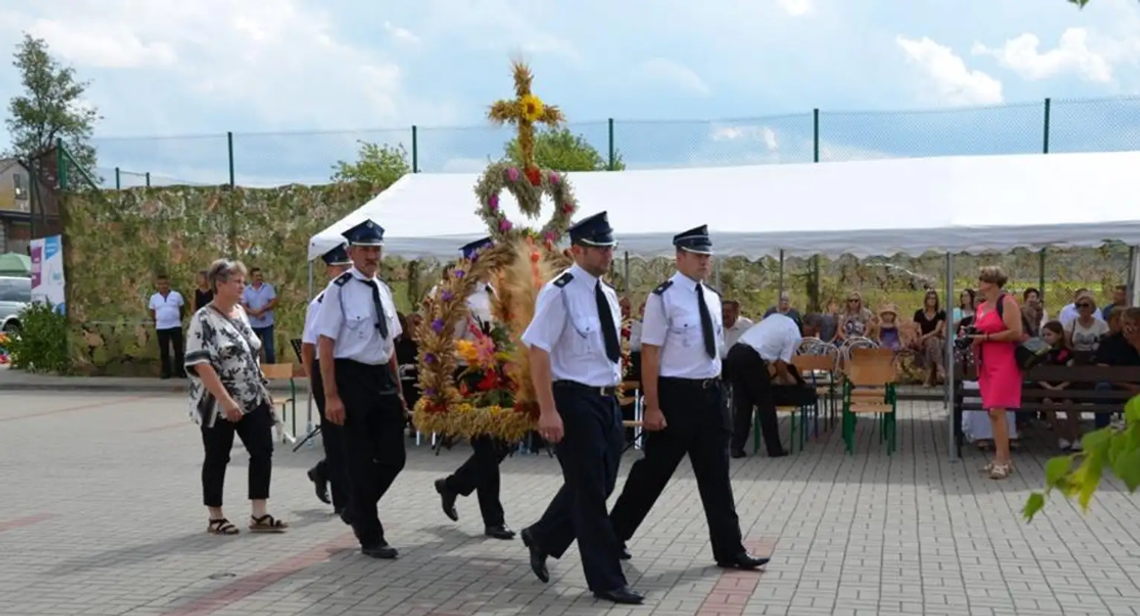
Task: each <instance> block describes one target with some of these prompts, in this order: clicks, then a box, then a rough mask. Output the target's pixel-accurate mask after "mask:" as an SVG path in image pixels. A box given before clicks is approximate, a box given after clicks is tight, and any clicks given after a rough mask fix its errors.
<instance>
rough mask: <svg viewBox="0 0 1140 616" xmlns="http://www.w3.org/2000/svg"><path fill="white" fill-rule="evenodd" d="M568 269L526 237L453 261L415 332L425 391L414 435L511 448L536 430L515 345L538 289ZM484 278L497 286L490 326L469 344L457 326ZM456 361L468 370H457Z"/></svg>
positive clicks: (521, 353)
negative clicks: (490, 439)
mask: <svg viewBox="0 0 1140 616" xmlns="http://www.w3.org/2000/svg"><path fill="white" fill-rule="evenodd" d="M565 264H566V263H565V256H564V255H563V254H562V253H559V252H556V251H549V250H546V249H545V247H542V246H540V245H539V244H537V243H535V241H534V240H533V239H529V238H528V239H520V240H516V241H515V242H513V243H505V244H497V245H495V246H494V247H492V248H489V249H486V250H484V251H482V252H480V253H479V254H477V255H475V258H474V259H473V260H468V259H460V260H459V261H457V262H456V264H455V266H454V267H452V268H451V270H450V271H449V272H448V274H447V275H446V276H445V277H444V279H443V281H442V282H441V283H440V284H439V285H438V286H437V287H436V289H435V290H434V292H433V293H431V294H429V296H428V297H427V298H426V299H425V300H424V314H425V316H426V318H425V319H424V320H423V322H422V323H421V325H420V328H419V330H418V331H417V336H418V340H419V348H420V356H419V379H420V380H419V385H420V389H421V391H422V392H423V394H422V396H421V397H420V400H419V402H417V403H416V408H415V416H414V418H413V421H414V422H415V425H416V428H417V429H418V430H421V431H423V432H438V433H440V434H446V435H455V436H462V437H465V438H471V437H472V436H478V435H492V436H497V437H499V438H502V439H504V440H507V441H511V442H513V441H517V440H520V439H521V438H522V437H523V436H525V435H526V433H527V432H529V431H530V430H532V429H533V428H534V425H535V421H536V420H537V418H538V405H537V403H536V401H535V395H534V386H533V384H532V383H531V380H530V361H529V356H528V354H527V351H526V347H525V346H524V345H522V344H521V342H520V339H521V337H522V334H523V332H524V331H525V330H526V327H527V326H528V325H529V324H530V321H531V319H532V318H533V317H534V306H535V300H536V299H537V297H538V292H539V290H540V289H541V288H542V285H543V284H544V283H545V282H546V281H547V280H550V279H551V278H553V276H554V272H555V271H557V270H556V268H558V267H560V266H565ZM488 278H489V279H492V280H493V281H494V286H495V293H494V296H493V298H492V308H493V312H494V317H495V325H494V327H493V328H492V329H491V331H490V333H486V332H482V331H480V332H479V333H478V334H476V335H474V336H473V338H474V339H473V340H455V339H454V337H453V336H454V332H455V327H456V325H457V324H458V323H460V322H464V321H468V315H469V313H468V309H467V301H466V298H467V297H468V296H469V295H470V294H471V293H472V292H473V291H474V290H475V289H476V285H478V284H480V281H483V280H486V279H488ZM469 327H470V325H469ZM469 331H472V333H475V331H478V328H475V329H469ZM460 361H462V362H463V363H464V364H466V368H464V369H463V371H462V372H460V371H459V366H460V363H459V362H460ZM457 373H458V374H457ZM457 376H458V378H456V377H457Z"/></svg>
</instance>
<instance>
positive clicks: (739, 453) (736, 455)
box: [730, 449, 748, 458]
mask: <svg viewBox="0 0 1140 616" xmlns="http://www.w3.org/2000/svg"><path fill="white" fill-rule="evenodd" d="M730 455H731V456H732V457H734V458H746V457H748V454H746V453H744V450H743V449H733V450H732V453H731V454H730Z"/></svg>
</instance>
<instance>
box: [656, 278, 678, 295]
mask: <svg viewBox="0 0 1140 616" xmlns="http://www.w3.org/2000/svg"><path fill="white" fill-rule="evenodd" d="M671 286H673V281H672V280H666V281H665V282H662V283H661V284H659V285H657V288H656V289H653V294H654V295H663V294H664V293H665V292H666V291H668V290H669V287H671Z"/></svg>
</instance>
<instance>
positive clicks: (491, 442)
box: [444, 436, 511, 526]
mask: <svg viewBox="0 0 1140 616" xmlns="http://www.w3.org/2000/svg"><path fill="white" fill-rule="evenodd" d="M471 449H473V450H474V451H473V452H472V454H471V457H469V458H467V461H466V462H464V463H463V466H460V467H459V468H458V469H457V470H456V471H455V472H454V473H453V474H451V475H450V476H449V477H448V478H447V479H445V480H444V483H445V484H446V485H447V489H448V490H451V491H452V492H456V493H458V494H461V495H463V496H471V493H472V492H475V493H477V495H478V499H479V513H480V514H482V516H483V525H484V526H502V525H503V524H505V523H506V517H505V515H504V513H503V503H502V502H501V501H500V500H499V485H500V483H501V479H500V474H499V464H501V463H502V462H503V458H506V457H507V454H508V453H510V450H511V448H510V445H508V444H507V443H506V442H505V441H503V440H500V439H497V438H495V437H493V436H476V437H475V438H472V439H471Z"/></svg>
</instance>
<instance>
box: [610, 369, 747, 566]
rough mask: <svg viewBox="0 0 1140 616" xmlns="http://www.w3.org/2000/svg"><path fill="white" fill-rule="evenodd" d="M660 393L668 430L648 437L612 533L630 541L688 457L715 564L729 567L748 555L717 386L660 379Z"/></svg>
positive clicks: (724, 410) (613, 517) (725, 418)
mask: <svg viewBox="0 0 1140 616" xmlns="http://www.w3.org/2000/svg"><path fill="white" fill-rule="evenodd" d="M657 388H658V389H657V392H658V396H659V399H660V401H661V402H660V404H661V413H662V414H664V415H665V424H666V426H665V429H664V430H661V431H659V432H646V433H645V445H644V449H643V451H644V454H645V456H644V457H643V458H641V459H640V460H638V461H637V462H634V463H633V467H632V468H631V469H630V471H629V477H627V478H626V480H625V487H624V488H623V489H622V493H621V496H619V497H618V500H617V502H616V503H615V504H614V508H613V510H612V511H611V512H610V520H611V521H612V522H613V526H614V532H615V533H617V536H618V538H619V539H621V540H622V541H628V540H629V539H630V537H632V536H633V533H634V532H635V531H636V530H637V527H638V526H640V525H641V523H642V522H643V521H644V520H645V516H646V515H648V514H649V510H650V509H652V508H653V505H654V503H656V502H657V499H658V497H660V496H661V493H662V492H663V491H664V490H665V486H666V484H668V483H669V479H671V478H672V477H673V473H674V471H676V470H677V465H678V464H680V463H681V459H682V458H684V457H685V454H688V455H689V463H690V464H692V465H693V474H694V475H695V476H696V478H697V491H698V492H699V493H700V495H701V504H702V505H703V506H704V509H705V519H706V520H707V521H708V525H709V535H710V538H711V539H712V550H713V558H714V559H715V560H716V562H731V561H732V560H734V559H735V558H736V557H737V556H738V555H740V554H741V553H742V552H744V551H745V549H744V543H743V540H742V538H741V534H740V518H738V517H737V515H736V500H735V499H734V498H733V496H732V482H731V480H730V479H729V464H728V441H729V437H730V435H731V433H732V428H731V425H730V422H729V417H728V408H727V407H726V406H725V403H724V390H723V389H722V388H721V384H720V381H719V379H718V380H715V381H714V380H711V379H710V380H704V381H698V380H691V379H673V378H665V377H663V378H660V379H658V381H657Z"/></svg>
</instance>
